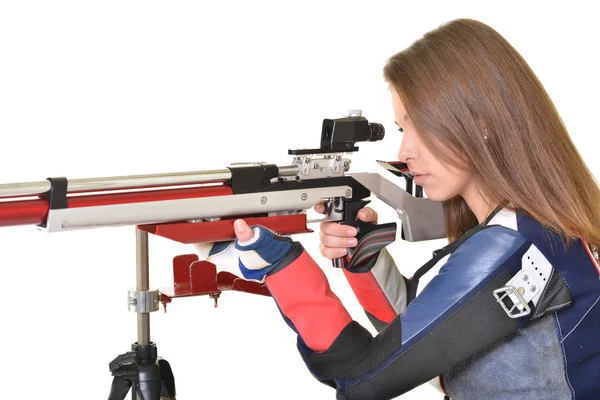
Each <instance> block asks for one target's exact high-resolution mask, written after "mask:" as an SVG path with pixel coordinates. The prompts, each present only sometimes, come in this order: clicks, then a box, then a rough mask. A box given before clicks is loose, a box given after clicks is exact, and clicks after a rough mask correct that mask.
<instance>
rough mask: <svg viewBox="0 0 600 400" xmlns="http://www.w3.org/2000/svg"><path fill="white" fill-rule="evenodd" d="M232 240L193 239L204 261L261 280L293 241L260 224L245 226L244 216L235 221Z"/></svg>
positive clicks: (291, 245)
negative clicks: (199, 240)
mask: <svg viewBox="0 0 600 400" xmlns="http://www.w3.org/2000/svg"><path fill="white" fill-rule="evenodd" d="M234 230H235V234H236V239H235V241H228V242H217V243H211V242H204V243H196V244H195V247H196V249H197V250H198V252H199V253H200V256H202V257H203V258H204V259H206V260H207V261H210V262H212V263H213V264H215V265H216V266H217V267H219V269H221V270H227V271H229V272H231V273H235V274H239V272H241V273H242V275H243V276H244V278H246V279H252V280H257V281H263V280H264V278H265V276H266V275H267V273H269V272H270V271H271V270H273V269H274V268H276V267H277V265H278V263H279V262H280V261H281V260H283V258H284V257H285V256H286V255H287V254H289V253H290V252H291V251H292V250H293V249H294V248H295V247H296V243H295V242H294V241H293V240H292V239H291V238H290V237H287V236H280V235H277V234H276V233H274V232H273V231H271V230H269V229H267V228H265V227H262V226H252V227H250V226H248V224H246V222H245V221H243V220H236V221H235V223H234Z"/></svg>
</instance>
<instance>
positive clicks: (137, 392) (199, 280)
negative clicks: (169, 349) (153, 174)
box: [108, 215, 310, 400]
mask: <svg viewBox="0 0 600 400" xmlns="http://www.w3.org/2000/svg"><path fill="white" fill-rule="evenodd" d="M234 220H235V218H223V219H219V220H214V221H203V222H202V223H201V224H199V223H197V222H177V223H164V224H151V225H138V226H136V288H135V290H132V289H131V290H129V310H130V311H133V312H136V313H137V330H138V333H137V335H138V336H137V339H138V340H137V342H135V343H133V344H132V345H131V351H129V352H127V353H124V354H120V355H119V356H117V357H116V358H115V359H114V360H113V361H112V362H111V363H110V364H109V369H110V372H111V374H112V376H113V377H114V378H113V382H112V386H111V389H110V394H109V397H108V400H124V399H125V397H126V396H127V393H128V392H129V390H130V389H131V391H132V400H175V394H176V392H175V379H174V377H173V371H172V369H171V366H170V364H169V362H168V361H167V360H165V359H163V358H160V357H158V356H157V348H156V344H155V343H154V342H151V341H150V312H153V311H157V310H158V308H159V305H158V303H159V301H160V302H161V303H162V304H163V306H164V308H165V312H166V306H167V304H168V303H170V302H171V301H172V299H173V298H176V297H189V296H199V295H208V296H209V297H210V298H211V299H213V300H214V305H215V307H217V301H218V299H219V297H220V295H221V293H222V292H223V291H226V290H236V291H241V292H247V293H252V294H258V295H263V296H270V295H271V294H270V293H269V291H268V290H267V288H266V286H265V284H264V283H259V282H256V281H250V280H246V279H243V278H240V277H238V276H236V275H234V274H232V273H230V272H226V271H220V272H217V266H216V265H215V264H213V263H211V262H209V261H203V260H199V258H198V256H197V255H196V254H183V255H178V256H175V257H174V258H173V280H174V285H173V287H167V288H161V289H160V291H159V290H154V291H151V290H150V279H149V254H148V233H152V234H155V235H157V236H162V237H165V238H168V239H171V240H175V241H178V242H180V243H185V244H191V243H199V242H203V241H221V240H233V239H234V237H232V236H231V232H232V231H233V221H234ZM245 220H246V221H247V222H248V223H250V224H260V225H263V226H267V227H269V228H270V229H273V230H277V231H278V232H281V233H298V232H310V230H309V229H308V228H307V227H306V216H305V215H286V216H279V217H268V218H267V217H255V218H245Z"/></svg>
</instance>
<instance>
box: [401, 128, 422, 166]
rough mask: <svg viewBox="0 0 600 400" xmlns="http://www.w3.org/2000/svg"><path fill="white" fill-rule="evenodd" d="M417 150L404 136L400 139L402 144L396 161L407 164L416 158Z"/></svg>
mask: <svg viewBox="0 0 600 400" xmlns="http://www.w3.org/2000/svg"><path fill="white" fill-rule="evenodd" d="M417 154H418V153H417V149H416V148H415V146H414V143H412V141H411V140H410V138H407V136H406V135H404V137H403V138H402V143H400V150H398V160H400V161H401V162H403V163H408V162H409V161H413V160H414V159H415V158H417Z"/></svg>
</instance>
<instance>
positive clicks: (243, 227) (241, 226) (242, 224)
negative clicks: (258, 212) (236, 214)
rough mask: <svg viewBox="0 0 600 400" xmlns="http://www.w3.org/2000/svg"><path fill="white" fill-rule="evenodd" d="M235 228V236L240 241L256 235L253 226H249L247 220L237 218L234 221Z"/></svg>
mask: <svg viewBox="0 0 600 400" xmlns="http://www.w3.org/2000/svg"><path fill="white" fill-rule="evenodd" d="M233 230H234V232H235V236H236V237H237V238H238V240H239V241H240V242H245V241H248V240H250V239H252V238H253V237H254V232H253V231H252V228H250V226H248V224H247V223H246V221H244V220H243V219H236V220H235V221H234V222H233Z"/></svg>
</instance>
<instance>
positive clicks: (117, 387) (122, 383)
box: [108, 376, 131, 400]
mask: <svg viewBox="0 0 600 400" xmlns="http://www.w3.org/2000/svg"><path fill="white" fill-rule="evenodd" d="M130 388H131V382H128V381H127V380H126V379H125V378H123V377H122V376H115V377H114V379H113V381H112V385H111V387H110V394H109V395H108V400H125V396H127V392H129V389H130Z"/></svg>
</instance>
